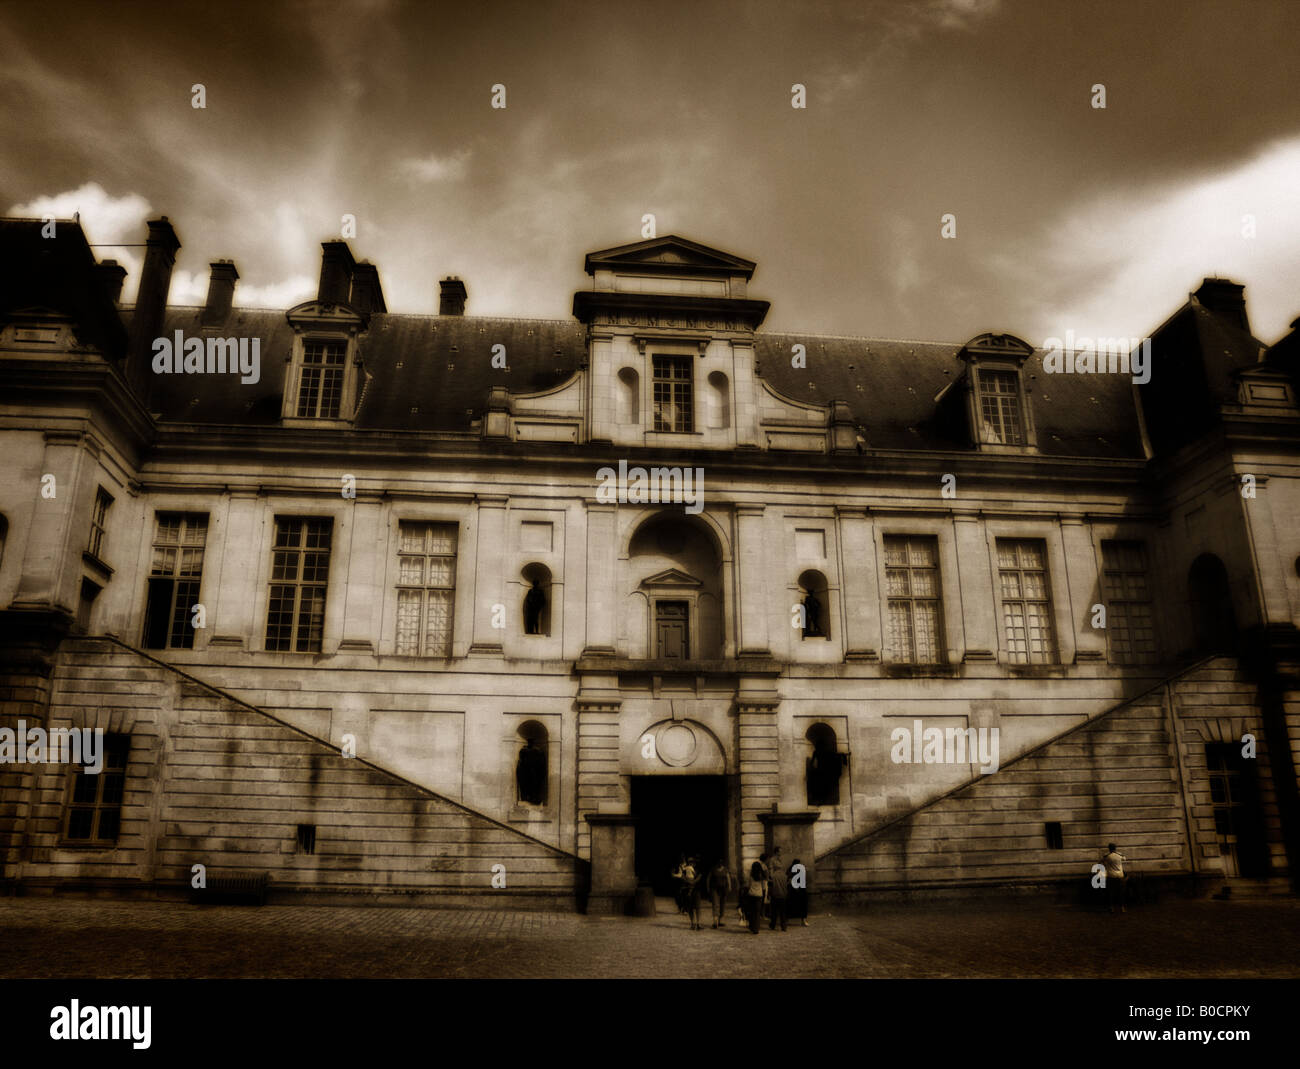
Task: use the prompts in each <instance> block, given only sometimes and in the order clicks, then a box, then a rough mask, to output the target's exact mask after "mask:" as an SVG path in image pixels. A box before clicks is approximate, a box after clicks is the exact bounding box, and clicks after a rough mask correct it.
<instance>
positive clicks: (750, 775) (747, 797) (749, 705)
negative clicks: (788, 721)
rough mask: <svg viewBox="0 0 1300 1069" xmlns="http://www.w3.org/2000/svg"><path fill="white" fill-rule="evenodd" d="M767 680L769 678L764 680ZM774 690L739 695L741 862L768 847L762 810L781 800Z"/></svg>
mask: <svg viewBox="0 0 1300 1069" xmlns="http://www.w3.org/2000/svg"><path fill="white" fill-rule="evenodd" d="M764 682H767V681H764ZM779 707H780V699H779V697H778V696H777V694H776V691H775V690H772V689H770V685H769V688H768V689H764V690H751V689H749V688H747V687H745V686H744V685H743V682H742V686H741V690H740V692H739V693H738V694H737V695H736V721H737V750H736V752H737V755H738V759H739V764H740V828H739V833H740V863H741V865H747V864H749V862H751V861H753V860H754V859H755V858H756V857H758V855H759V854H760V853H762V852H763V850H764V849H765V848H766V845H767V843H766V831H765V830H764V827H763V825H762V823H761V822H760V814H762V813H772V812H774V811H775V809H776V806H777V804H778V803H779V802H780V800H781V760H780V748H779V747H780V740H779V738H778V733H777V710H778V709H779Z"/></svg>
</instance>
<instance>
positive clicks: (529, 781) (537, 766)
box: [515, 739, 546, 805]
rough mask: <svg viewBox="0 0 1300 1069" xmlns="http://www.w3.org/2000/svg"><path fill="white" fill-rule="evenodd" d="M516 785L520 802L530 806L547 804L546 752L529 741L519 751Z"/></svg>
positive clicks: (531, 740)
mask: <svg viewBox="0 0 1300 1069" xmlns="http://www.w3.org/2000/svg"><path fill="white" fill-rule="evenodd" d="M515 785H516V786H517V787H518V788H519V801H521V802H524V803H527V804H529V805H545V804H546V751H545V750H544V749H542V747H540V746H539V745H538V744H537V740H536V739H529V740H528V745H527V746H525V747H524V748H523V749H522V750H520V751H519V761H518V763H517V764H516V765H515Z"/></svg>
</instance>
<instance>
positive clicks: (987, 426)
mask: <svg viewBox="0 0 1300 1069" xmlns="http://www.w3.org/2000/svg"><path fill="white" fill-rule="evenodd" d="M979 384H980V419H981V420H982V421H983V424H984V433H983V440H984V441H985V442H991V443H993V444H996V445H1022V444H1023V443H1024V440H1025V435H1024V430H1023V428H1022V426H1021V419H1020V383H1019V376H1017V374H1016V373H1015V372H1014V371H981V372H979Z"/></svg>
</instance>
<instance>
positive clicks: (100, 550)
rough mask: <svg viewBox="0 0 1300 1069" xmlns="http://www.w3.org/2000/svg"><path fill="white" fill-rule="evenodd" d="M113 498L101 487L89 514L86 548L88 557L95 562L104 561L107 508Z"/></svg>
mask: <svg viewBox="0 0 1300 1069" xmlns="http://www.w3.org/2000/svg"><path fill="white" fill-rule="evenodd" d="M112 503H113V498H112V497H111V496H110V494H109V493H108V491H107V490H105V489H104V488H103V487H102V486H101V487H100V488H99V489H98V491H96V493H95V507H94V509H93V510H92V511H91V513H90V544H89V545H87V546H86V549H87V550H88V551H89V553H90V555H91V556H92V557H94V558H96V559H97V560H103V559H104V534H105V532H106V529H107V523H108V506H109V505H111V504H112Z"/></svg>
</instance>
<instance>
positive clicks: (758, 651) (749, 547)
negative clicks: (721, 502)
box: [735, 505, 771, 657]
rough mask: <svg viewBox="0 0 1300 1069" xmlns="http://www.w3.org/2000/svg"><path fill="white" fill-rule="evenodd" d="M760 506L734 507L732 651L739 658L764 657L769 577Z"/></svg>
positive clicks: (766, 646) (767, 653)
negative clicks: (736, 578)
mask: <svg viewBox="0 0 1300 1069" xmlns="http://www.w3.org/2000/svg"><path fill="white" fill-rule="evenodd" d="M763 512H764V506H762V505H737V506H736V554H735V560H736V567H737V569H738V571H739V580H740V581H739V583H738V584H737V587H738V598H737V600H738V601H739V608H738V613H737V622H738V624H739V626H738V627H737V628H736V651H737V655H738V656H740V657H767V656H770V655H771V648H770V647H769V645H768V638H767V597H766V593H767V591H768V589H769V587H770V583H771V576H770V575H768V573H767V566H766V554H765V553H764V548H765V547H764V543H765V540H764V538H763Z"/></svg>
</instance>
